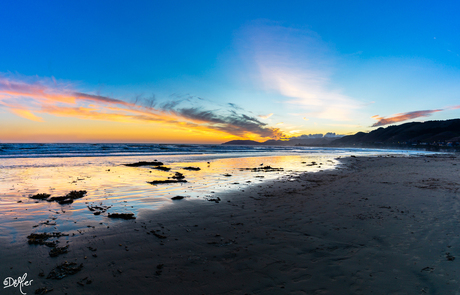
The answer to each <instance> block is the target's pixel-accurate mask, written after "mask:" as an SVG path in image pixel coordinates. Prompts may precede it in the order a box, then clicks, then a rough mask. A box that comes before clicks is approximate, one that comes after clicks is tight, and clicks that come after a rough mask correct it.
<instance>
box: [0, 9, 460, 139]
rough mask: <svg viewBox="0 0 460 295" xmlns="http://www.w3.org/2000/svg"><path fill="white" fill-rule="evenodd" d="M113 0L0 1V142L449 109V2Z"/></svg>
mask: <svg viewBox="0 0 460 295" xmlns="http://www.w3.org/2000/svg"><path fill="white" fill-rule="evenodd" d="M118 4H120V5H118ZM118 4H116V3H114V5H111V8H110V9H108V10H107V9H106V7H105V6H104V5H103V4H101V3H99V4H97V3H96V4H92V5H89V6H86V5H80V4H77V3H72V4H71V3H67V4H62V5H59V6H58V5H40V4H38V3H29V5H27V7H22V6H21V7H19V4H11V5H10V6H9V7H5V9H3V11H2V12H1V13H0V15H1V16H2V18H0V22H3V27H11V28H14V30H3V31H2V33H0V34H1V37H2V40H4V43H5V44H8V46H2V48H1V49H0V54H1V56H2V62H1V63H0V127H1V128H0V141H1V142H86V141H89V142H93V141H103V142H129V141H134V142H177V143H180V142H195V143H222V142H225V141H228V140H233V139H251V140H257V141H265V140H269V139H286V138H289V137H292V136H300V135H302V134H317V133H322V134H325V133H327V132H334V133H337V134H353V133H356V132H358V131H371V130H373V129H374V128H377V127H379V126H385V125H389V124H400V123H404V122H411V121H423V120H444V119H452V118H456V117H459V115H460V110H459V109H458V108H457V107H446V106H456V105H458V103H457V101H458V97H457V96H458V95H456V93H458V91H459V90H460V89H459V87H460V86H458V85H460V84H459V83H458V80H459V79H460V71H459V67H460V59H459V53H457V51H456V50H455V48H457V47H459V44H458V42H459V41H458V40H459V39H458V38H457V36H455V33H453V31H452V30H451V29H450V25H449V24H448V22H447V21H446V20H447V19H449V18H448V17H447V15H450V14H451V13H452V11H455V7H450V8H449V7H448V5H447V6H446V7H437V8H436V9H437V10H439V14H438V15H444V16H445V17H443V18H442V19H439V18H438V17H436V16H431V17H426V18H425V17H422V16H421V15H418V14H412V13H410V12H411V11H412V7H411V6H410V5H408V4H407V5H405V4H404V5H403V4H400V3H398V5H399V6H398V7H399V9H397V10H395V9H394V8H393V6H392V4H390V3H380V4H371V3H367V4H365V5H358V4H356V3H355V4H348V5H345V3H340V2H337V3H336V2H334V5H330V4H326V3H314V2H305V3H302V2H299V3H296V4H295V5H294V4H292V5H289V6H283V5H281V6H280V5H275V4H267V3H264V2H259V1H253V2H252V5H249V6H248V7H246V8H245V6H244V5H243V6H241V5H237V4H236V3H213V2H203V3H200V4H196V5H195V4H193V5H192V4H190V3H187V2H184V3H182V4H181V5H179V6H177V5H173V4H171V3H170V4H164V5H163V4H162V5H160V4H159V3H150V2H142V1H141V2H139V3H137V4H135V5H131V6H129V7H128V6H125V5H121V3H118ZM16 5H18V6H16ZM454 6H455V5H454ZM255 7H257V9H256V8H255ZM420 9H421V11H423V10H424V9H428V10H430V9H432V7H428V6H426V7H423V5H422V7H420ZM208 10H210V11H211V10H212V11H213V13H205V14H203V13H201V12H202V11H208ZM18 11H21V13H20V14H19V13H17V12H18ZM88 11H92V12H94V13H96V14H98V18H97V19H98V20H96V18H94V17H90V14H88ZM102 11H103V13H102ZM191 11H194V12H196V13H197V15H200V19H201V21H197V20H192V19H190V12H191ZM358 11H359V12H358ZM377 11H378V13H377ZM37 12H39V13H37ZM236 12H238V13H236ZM241 12H244V13H241ZM350 14H351V15H354V16H353V17H352V18H344V16H345V15H350ZM11 15H14V16H15V18H14V20H13V21H9V19H10V16H11ZM39 15H40V16H39ZM76 15H78V16H79V17H81V19H83V20H85V21H84V22H83V23H82V22H80V21H76V19H75V16H76ZM152 15H155V17H151V16H152ZM170 15H177V16H181V17H178V18H174V19H172V18H170V17H168V16H170ZM217 15H219V17H218V19H216V16H217ZM236 15H237V16H236ZM134 16H135V17H134ZM390 16H391V19H393V20H394V21H392V22H391V24H389V23H388V22H387V18H388V17H390ZM120 19H123V20H124V21H123V22H120V21H119V20H120ZM45 20H47V21H45ZM406 20H407V23H410V24H411V25H407V23H406ZM402 36H404V37H402ZM77 40H78V41H77ZM30 44H34V46H33V49H32V48H31V47H30ZM382 44H384V45H382Z"/></svg>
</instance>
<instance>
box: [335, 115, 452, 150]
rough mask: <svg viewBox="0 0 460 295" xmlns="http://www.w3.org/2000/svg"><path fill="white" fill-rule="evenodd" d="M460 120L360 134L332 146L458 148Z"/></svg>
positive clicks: (381, 129) (413, 124)
mask: <svg viewBox="0 0 460 295" xmlns="http://www.w3.org/2000/svg"><path fill="white" fill-rule="evenodd" d="M459 142H460V119H453V120H446V121H427V122H412V123H405V124H401V125H397V126H389V127H386V128H383V127H380V128H378V129H376V130H374V131H371V132H369V133H364V132H358V133H356V134H354V135H349V136H344V137H342V138H339V139H336V140H334V141H333V142H331V146H379V145H381V146H398V145H411V146H417V145H421V146H430V145H432V146H458V145H459Z"/></svg>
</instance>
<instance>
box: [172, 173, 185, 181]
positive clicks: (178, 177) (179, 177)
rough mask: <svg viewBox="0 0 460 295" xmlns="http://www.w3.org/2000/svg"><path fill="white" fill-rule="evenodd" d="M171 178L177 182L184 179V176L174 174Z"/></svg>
mask: <svg viewBox="0 0 460 295" xmlns="http://www.w3.org/2000/svg"><path fill="white" fill-rule="evenodd" d="M171 178H173V179H177V180H183V179H185V176H184V174H182V173H180V172H176V174H174V176H172V177H171Z"/></svg>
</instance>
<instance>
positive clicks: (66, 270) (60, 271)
mask: <svg viewBox="0 0 460 295" xmlns="http://www.w3.org/2000/svg"><path fill="white" fill-rule="evenodd" d="M82 268H83V263H81V264H80V265H78V264H76V263H75V262H70V263H69V262H67V261H65V262H63V263H61V264H60V265H58V266H56V267H55V268H53V269H52V270H51V271H50V273H49V274H48V276H47V277H46V278H47V279H55V280H60V279H63V278H65V277H66V276H68V275H74V274H76V273H77V272H79V271H80V270H81V269H82Z"/></svg>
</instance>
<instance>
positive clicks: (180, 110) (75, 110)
mask: <svg viewBox="0 0 460 295" xmlns="http://www.w3.org/2000/svg"><path fill="white" fill-rule="evenodd" d="M27 80H28V79H27V78H22V79H17V78H13V79H12V78H7V77H2V76H0V107H5V108H6V109H8V110H9V111H10V112H12V113H14V114H16V115H18V116H20V117H23V118H26V119H29V120H33V121H38V122H42V121H43V119H42V118H40V117H38V116H37V115H35V114H34V113H47V114H52V115H55V116H60V117H77V118H81V119H90V120H106V121H114V122H156V123H161V124H166V125H168V126H172V127H175V128H179V129H184V128H188V129H192V130H197V131H203V132H206V131H208V132H209V131H213V132H216V131H217V132H218V133H223V134H231V135H234V136H238V137H243V138H257V139H260V138H274V139H278V138H281V137H283V134H282V132H281V131H280V130H279V129H277V128H272V127H269V126H267V124H265V123H263V122H260V121H259V120H258V119H257V118H254V117H251V116H248V115H246V114H244V113H241V111H242V109H241V108H239V107H238V108H237V107H236V106H234V105H232V104H229V106H230V107H231V108H232V110H231V111H229V112H227V113H222V112H220V113H218V112H217V111H209V110H205V109H203V108H202V107H196V106H194V107H185V106H183V105H182V104H181V103H182V102H183V101H189V100H190V99H191V98H192V97H187V98H186V99H182V100H181V99H180V97H179V99H177V100H175V101H169V102H166V103H163V104H162V105H160V106H158V107H155V106H156V105H157V103H156V101H155V99H154V98H152V99H147V100H142V99H139V97H138V98H136V102H135V103H132V102H126V101H124V100H120V99H116V98H111V97H106V96H101V95H93V94H87V93H82V92H78V91H75V90H74V89H73V87H72V86H71V85H69V84H63V83H57V82H56V80H55V79H53V80H52V81H48V80H41V81H37V80H34V81H27ZM29 80H30V79H29ZM240 110H241V111H240ZM237 111H238V112H237Z"/></svg>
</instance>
